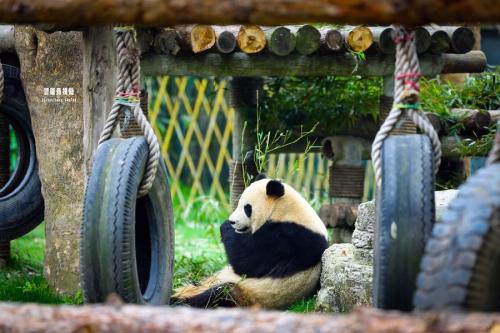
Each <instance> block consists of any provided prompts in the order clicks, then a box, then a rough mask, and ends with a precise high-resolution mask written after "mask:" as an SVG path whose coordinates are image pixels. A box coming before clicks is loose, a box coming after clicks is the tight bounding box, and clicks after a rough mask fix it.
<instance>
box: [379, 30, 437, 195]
mask: <svg viewBox="0 0 500 333" xmlns="http://www.w3.org/2000/svg"><path fill="white" fill-rule="evenodd" d="M394 42H395V43H396V66H395V72H394V78H395V85H394V96H395V98H394V105H393V106H392V110H391V112H390V113H389V115H388V116H387V118H386V119H385V121H384V123H383V124H382V126H381V127H380V129H379V131H378V133H377V135H376V136H375V140H374V141H373V145H372V162H373V168H374V171H375V180H376V182H377V186H378V187H380V186H381V184H382V165H381V153H382V144H383V142H384V140H385V139H386V138H387V137H388V136H389V133H390V132H391V130H392V129H393V128H394V127H395V126H396V124H397V122H398V121H399V120H400V119H401V117H402V115H403V113H405V114H406V115H407V116H408V118H410V119H411V120H412V121H413V122H414V123H415V125H416V126H417V127H418V128H419V129H420V130H421V131H422V132H423V133H425V134H427V135H428V136H429V137H430V139H431V143H432V146H433V155H434V173H437V171H438V169H439V165H440V164H441V142H440V141H439V137H438V135H437V133H436V131H435V130H434V128H433V127H432V124H431V123H430V122H429V121H428V119H427V117H425V115H424V114H423V112H422V111H421V109H420V105H419V99H418V97H419V92H420V87H419V84H418V80H419V78H420V66H419V63H418V56H417V50H416V46H415V36H414V33H413V32H410V31H408V30H406V29H405V28H403V27H396V28H395V36H394Z"/></svg>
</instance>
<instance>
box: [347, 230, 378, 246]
mask: <svg viewBox="0 0 500 333" xmlns="http://www.w3.org/2000/svg"><path fill="white" fill-rule="evenodd" d="M374 237H375V234H374V233H373V232H370V231H363V230H358V229H355V230H354V232H353V233H352V241H351V242H352V244H353V245H354V246H355V247H357V248H359V249H373V238H374Z"/></svg>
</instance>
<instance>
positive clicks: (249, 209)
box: [243, 204, 252, 217]
mask: <svg viewBox="0 0 500 333" xmlns="http://www.w3.org/2000/svg"><path fill="white" fill-rule="evenodd" d="M243 210H245V214H246V216H248V217H250V216H252V205H250V204H246V205H245V207H243Z"/></svg>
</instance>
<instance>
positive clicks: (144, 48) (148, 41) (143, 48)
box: [137, 29, 154, 54]
mask: <svg viewBox="0 0 500 333" xmlns="http://www.w3.org/2000/svg"><path fill="white" fill-rule="evenodd" d="M153 42H154V34H153V30H152V29H137V45H138V46H139V51H140V52H141V54H144V53H146V52H149V50H151V48H152V47H153Z"/></svg>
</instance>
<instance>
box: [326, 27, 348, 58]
mask: <svg viewBox="0 0 500 333" xmlns="http://www.w3.org/2000/svg"><path fill="white" fill-rule="evenodd" d="M320 34H321V38H320V47H321V48H323V49H327V50H330V51H335V52H338V51H341V50H343V49H344V46H345V45H344V43H345V41H344V35H343V34H342V32H341V31H340V30H337V29H331V28H323V29H320Z"/></svg>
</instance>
